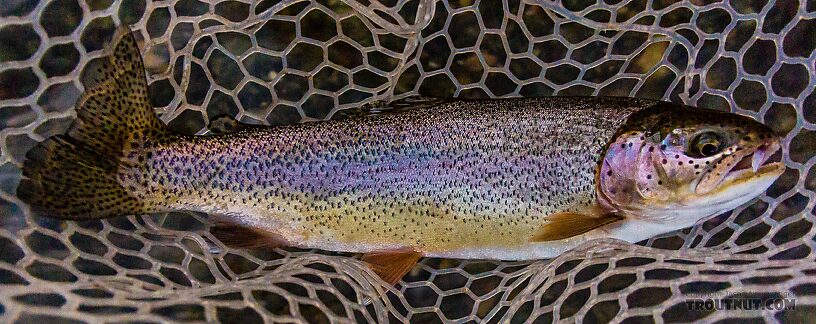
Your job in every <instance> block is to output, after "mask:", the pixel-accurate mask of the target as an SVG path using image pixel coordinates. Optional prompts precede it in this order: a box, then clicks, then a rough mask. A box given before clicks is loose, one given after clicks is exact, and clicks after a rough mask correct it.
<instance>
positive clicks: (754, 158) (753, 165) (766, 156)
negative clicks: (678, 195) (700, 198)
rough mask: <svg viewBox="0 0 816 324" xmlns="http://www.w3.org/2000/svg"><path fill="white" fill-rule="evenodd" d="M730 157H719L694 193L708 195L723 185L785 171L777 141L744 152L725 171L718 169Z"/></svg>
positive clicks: (700, 180) (706, 172)
mask: <svg viewBox="0 0 816 324" xmlns="http://www.w3.org/2000/svg"><path fill="white" fill-rule="evenodd" d="M735 154H738V153H735ZM730 156H731V155H728V156H723V157H721V158H720V159H718V160H717V161H716V162H715V163H714V164H713V165H712V167H710V168H708V169H707V170H706V171H705V173H703V175H702V176H701V177H700V178H699V180H698V181H697V183H696V188H695V192H696V193H697V194H698V195H702V194H706V193H709V192H711V191H713V190H714V189H715V188H717V187H723V184H726V186H724V187H727V186H730V185H733V184H738V183H741V182H744V181H750V180H751V179H755V178H762V177H766V176H779V175H781V174H782V172H784V170H785V163H784V162H782V150H781V145H780V144H779V142H778V141H769V142H766V143H763V144H761V145H759V146H757V147H756V148H755V149H754V150H753V151H746V152H745V153H743V155H742V156H741V157H740V156H736V158H738V159H739V160H738V161H737V162H736V163H734V164H733V165H731V166H730V167H727V168H726V169H725V170H723V169H718V165H720V163H723V162H725V159H726V158H728V157H730ZM726 165H727V164H726ZM715 172H716V173H715Z"/></svg>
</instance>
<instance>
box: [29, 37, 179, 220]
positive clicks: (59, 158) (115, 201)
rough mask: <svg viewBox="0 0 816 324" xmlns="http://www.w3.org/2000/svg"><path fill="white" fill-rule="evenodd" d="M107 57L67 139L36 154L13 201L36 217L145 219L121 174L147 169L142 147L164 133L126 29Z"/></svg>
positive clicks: (91, 79) (90, 76)
mask: <svg viewBox="0 0 816 324" xmlns="http://www.w3.org/2000/svg"><path fill="white" fill-rule="evenodd" d="M111 44H113V45H112V46H111V47H110V48H108V53H109V55H107V56H105V57H103V58H101V59H99V60H97V61H95V62H92V64H96V65H95V66H89V68H86V70H85V71H84V74H83V79H85V80H86V82H85V83H86V88H85V89H86V91H85V93H83V95H82V96H81V97H80V98H79V100H78V101H77V104H76V115H77V118H76V119H75V120H74V122H73V124H72V125H71V127H70V128H69V130H68V132H67V133H66V134H63V135H58V136H54V137H51V138H49V139H46V140H45V141H43V142H41V143H39V144H38V145H37V146H35V147H34V148H33V149H32V150H31V151H30V152H29V153H28V155H27V156H26V161H25V162H24V164H23V179H22V180H21V182H20V186H19V187H18V189H17V196H18V197H19V198H20V199H22V200H23V201H24V202H26V203H28V204H29V205H30V206H31V208H32V210H33V211H34V212H36V213H37V214H39V215H42V216H49V217H55V218H61V219H75V220H85V219H96V218H103V217H110V216H118V215H129V214H133V213H140V212H150V207H149V206H148V204H147V203H146V202H144V201H143V199H141V198H140V197H139V194H138V193H137V192H136V190H135V188H132V187H129V186H128V187H126V186H125V185H122V182H121V181H120V179H121V174H122V172H121V170H123V169H126V168H128V167H129V166H131V165H134V164H137V163H144V155H143V154H141V152H142V151H143V150H144V147H145V146H146V145H149V143H151V142H155V141H156V140H158V139H160V138H162V137H163V136H165V135H166V134H168V131H167V130H166V129H165V125H164V124H163V123H162V122H161V121H160V120H159V119H158V117H157V116H156V115H155V113H154V111H153V108H152V106H151V105H150V102H149V100H148V96H147V82H146V80H145V74H144V65H143V63H142V59H141V55H140V53H139V48H138V46H137V44H136V40H135V39H134V38H133V35H132V34H131V32H130V29H129V28H127V27H126V26H125V27H122V28H120V29H118V30H117V32H116V33H115V35H114V38H113V41H112V42H111Z"/></svg>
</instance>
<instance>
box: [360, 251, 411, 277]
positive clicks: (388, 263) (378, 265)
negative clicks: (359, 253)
mask: <svg viewBox="0 0 816 324" xmlns="http://www.w3.org/2000/svg"><path fill="white" fill-rule="evenodd" d="M421 257H422V254H420V253H419V252H416V251H411V250H398V251H382V252H369V253H366V254H364V255H363V258H362V260H363V262H365V263H366V264H367V265H368V267H369V268H371V270H372V271H374V273H376V274H377V275H378V276H380V278H382V280H383V281H385V282H387V283H389V284H391V285H393V284H396V283H397V281H399V280H400V279H402V277H403V276H405V274H406V273H408V271H411V269H412V268H414V265H415V264H416V263H417V261H419V258H421Z"/></svg>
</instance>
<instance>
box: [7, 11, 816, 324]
mask: <svg viewBox="0 0 816 324" xmlns="http://www.w3.org/2000/svg"><path fill="white" fill-rule="evenodd" d="M499 6H500V7H501V10H498V9H497V8H499ZM243 12H246V14H245V15H244V14H243ZM603 12H607V13H608V17H606V16H604V14H603ZM0 17H1V18H0V39H2V40H3V42H2V43H3V46H4V48H0V179H2V181H1V182H0V184H1V185H0V225H2V226H1V227H0V251H2V252H0V285H2V289H0V313H2V314H1V315H0V316H2V318H3V321H9V322H11V321H20V322H33V321H37V320H55V319H62V320H76V321H92V322H97V321H106V322H109V321H115V322H118V321H157V322H160V321H166V320H177V321H187V320H189V321H208V322H209V321H230V320H233V319H240V318H243V319H244V320H247V319H256V318H257V319H263V320H267V321H276V322H285V321H292V322H304V321H309V322H315V321H316V322H321V321H332V322H359V321H369V322H371V321H375V322H384V321H388V320H391V321H417V322H421V321H440V320H441V321H452V322H467V321H470V320H476V321H491V322H492V321H501V322H505V321H512V322H516V321H533V320H543V321H545V322H546V321H547V320H570V321H572V320H584V321H613V322H627V321H659V322H673V321H693V320H699V319H703V320H705V321H712V322H714V321H718V320H739V319H743V320H765V321H780V320H783V321H784V320H788V321H796V320H805V319H806V317H805V316H806V314H807V313H810V312H812V311H814V304H816V301H814V297H813V295H814V293H815V292H816V280H814V279H813V278H814V274H816V266H814V265H813V264H814V263H813V261H814V254H813V252H812V250H813V248H814V242H813V238H814V231H815V230H814V229H813V226H812V224H813V221H814V214H813V207H814V198H816V197H814V190H816V189H814V188H816V171H814V170H815V169H816V168H814V166H813V165H814V164H816V159H814V158H813V155H814V154H813V153H814V151H816V147H814V146H813V144H812V143H816V135H814V134H816V133H814V131H816V126H814V122H816V94H814V86H815V85H816V78H813V77H812V76H813V75H816V73H814V72H816V71H814V69H816V64H814V62H816V56H815V55H814V51H813V48H814V43H815V42H816V41H815V40H813V39H812V37H807V35H812V34H810V33H812V31H813V30H814V28H816V27H814V21H816V3H814V2H813V1H776V2H768V3H765V2H764V1H737V0H732V1H703V0H695V1H691V2H675V1H663V0H645V1H638V0H632V1H603V2H602V1H598V2H594V1H552V2H550V1H538V2H536V1H504V2H500V1H491V0H488V1H485V0H481V1H472V2H471V1H464V0H463V1H454V2H443V1H430V0H428V1H408V0H398V1H382V2H373V3H368V2H367V1H363V2H357V1H353V0H343V1H336V0H335V1H313V2H310V1H295V0H284V1H279V2H275V1H259V2H249V1H232V0H230V1H217V2H213V3H204V2H199V1H196V0H185V1H178V2H165V1H149V0H127V1H121V2H115V3H114V2H109V1H76V0H57V1H36V0H34V1H25V0H20V1H14V2H10V3H9V4H8V6H3V8H0ZM72 17H73V18H72ZM77 17H78V18H77ZM650 17H651V18H650ZM726 18H727V19H726ZM270 22H275V23H274V24H270ZM121 24H129V25H130V26H131V28H133V29H134V31H136V33H137V36H139V38H140V46H141V48H142V54H143V57H144V58H145V62H146V65H147V71H148V82H149V83H150V85H151V87H150V92H151V96H152V97H153V98H154V102H153V104H154V106H156V108H157V112H158V113H160V116H161V118H162V120H164V121H165V122H167V123H169V125H170V127H172V128H174V129H176V130H179V131H183V132H188V133H197V134H205V133H207V132H208V130H207V128H206V126H207V123H208V121H209V120H212V119H214V118H216V117H218V116H219V115H224V114H226V115H230V116H234V117H236V118H237V119H239V120H241V121H243V122H247V123H258V124H280V123H290V122H297V121H310V120H319V119H328V118H331V117H332V116H333V115H334V114H335V113H336V112H337V111H340V110H342V109H346V108H352V107H357V106H359V105H361V104H369V103H372V102H377V101H382V100H391V99H398V98H403V97H406V96H411V95H415V94H422V95H440V96H456V97H468V98H480V97H510V96H534V95H576V94H577V95H623V96H636V97H643V98H652V99H664V100H669V101H674V102H682V103H686V104H690V105H695V106H704V107H712V108H718V109H723V110H731V111H734V112H737V113H740V114H743V115H747V116H751V117H753V118H755V119H757V120H760V121H763V122H765V123H767V124H769V125H771V126H772V127H773V128H774V129H775V130H776V131H778V132H780V133H783V134H785V137H784V140H783V146H784V147H785V155H784V161H785V163H786V165H787V166H788V171H787V172H786V173H785V174H784V175H783V176H782V178H781V179H780V180H779V181H778V182H777V183H775V184H774V185H773V186H772V187H771V188H770V189H769V190H768V192H767V193H766V194H764V195H762V196H761V197H760V198H759V199H758V200H757V201H756V202H754V203H752V204H749V205H747V206H743V207H740V208H738V209H737V210H735V211H734V212H733V213H726V214H724V215H720V216H716V217H713V218H711V219H708V220H706V221H704V222H702V223H698V224H697V225H695V226H694V227H692V228H690V229H684V230H680V231H677V232H673V233H669V234H665V235H661V236H658V237H655V238H652V239H649V240H647V241H646V242H641V243H640V244H639V245H633V244H628V243H623V242H620V241H613V240H604V241H595V242H591V243H588V244H586V245H584V246H581V247H579V248H576V249H574V250H572V251H570V252H568V253H565V254H563V255H561V256H559V257H558V258H555V259H553V260H542V261H531V262H498V261H478V260H475V261H462V260H443V259H428V258H426V259H422V261H421V262H420V263H419V265H418V266H417V267H415V268H414V270H413V271H412V272H411V273H410V274H409V275H408V276H407V277H406V278H404V279H403V281H401V282H400V283H399V284H398V285H397V286H395V287H391V286H384V285H381V282H378V280H377V278H376V276H374V275H373V274H372V273H371V272H370V271H368V270H367V269H366V268H365V267H364V266H363V265H362V264H361V263H360V262H359V261H357V260H355V259H353V258H349V255H338V254H333V253H327V252H322V251H303V250H296V249H276V250H274V251H266V250H236V249H231V248H228V247H225V246H223V245H222V244H221V243H220V242H218V241H217V239H215V238H213V237H212V236H211V235H210V234H209V233H208V220H207V216H206V215H201V214H192V213H171V214H167V215H152V216H129V217H121V218H116V219H111V220H104V221H90V222H79V223H77V222H61V221H55V220H51V219H44V218H35V217H33V216H31V215H30V213H29V212H28V209H27V207H26V206H25V205H24V204H23V203H22V202H20V200H19V199H17V197H15V196H14V192H15V188H16V184H17V182H18V180H19V177H20V171H19V167H20V166H21V162H22V161H23V157H24V155H25V152H26V151H27V150H28V149H29V148H31V147H32V146H33V145H34V143H36V142H38V141H41V140H43V139H45V138H46V137H48V136H51V135H55V134H59V133H62V132H64V130H65V129H67V127H68V125H69V124H70V122H71V120H72V118H73V117H74V115H75V113H74V111H73V109H72V108H71V107H72V105H73V102H74V101H75V100H76V98H77V97H78V96H79V94H80V93H81V91H82V90H83V86H82V82H81V79H82V73H81V72H82V69H83V67H84V66H86V65H87V64H88V63H89V62H91V61H92V60H94V59H96V58H98V57H99V56H100V55H101V54H102V50H101V49H102V48H103V46H104V44H105V41H106V37H107V38H109V36H110V35H112V33H113V30H114V29H115V27H116V26H118V25H121ZM265 26H269V27H265ZM347 26H349V27H347ZM363 30H365V31H367V32H363ZM270 31H274V32H270ZM332 31H333V32H332ZM220 35H223V36H221V37H220V38H219V36H220ZM247 38H248V39H249V41H248V44H249V45H247V41H246V40H247ZM207 39H209V42H208V41H207ZM498 44H500V45H498ZM524 44H526V45H524ZM558 44H560V46H559V45H558ZM604 44H606V45H604ZM197 49H198V50H197ZM355 53H356V54H355ZM253 55H254V56H253ZM66 58H67V59H66ZM230 62H231V63H230ZM236 66H237V69H235V68H225V67H236ZM270 67H271V68H270ZM236 70H237V71H239V72H240V75H236V74H235V71H236ZM304 70H305V71H304ZM321 71H326V72H324V73H322V74H321ZM535 71H537V72H535ZM205 80H206V81H205ZM304 80H305V81H304ZM204 84H206V85H207V86H206V87H205V86H203V85H204ZM202 89H206V91H204V93H203V94H202V93H201V92H202V91H201V90H202ZM258 98H261V99H258ZM230 102H231V103H230ZM705 294H711V295H715V296H717V297H720V298H722V297H723V296H728V295H734V294H736V295H737V296H740V294H743V295H745V294H747V295H750V296H756V295H761V296H765V297H767V298H776V297H777V296H782V297H784V296H794V297H795V300H796V306H797V308H796V310H788V311H784V310H768V311H697V312H690V311H688V309H687V308H686V307H687V306H686V303H685V302H686V301H688V300H690V299H693V298H697V297H700V296H701V295H705ZM468 305H471V306H468ZM464 306H468V307H464Z"/></svg>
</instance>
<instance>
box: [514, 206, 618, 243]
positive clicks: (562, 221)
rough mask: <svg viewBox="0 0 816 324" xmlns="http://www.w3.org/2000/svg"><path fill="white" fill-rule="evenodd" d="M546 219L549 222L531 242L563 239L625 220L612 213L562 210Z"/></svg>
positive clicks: (534, 234) (536, 233) (538, 231)
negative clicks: (600, 213) (591, 213)
mask: <svg viewBox="0 0 816 324" xmlns="http://www.w3.org/2000/svg"><path fill="white" fill-rule="evenodd" d="M545 219H546V221H547V222H546V223H544V224H542V225H541V227H539V228H538V230H536V232H535V233H533V236H532V237H531V238H530V242H547V241H557V240H563V239H566V238H570V237H573V236H577V235H581V234H584V233H586V232H589V231H591V230H594V229H596V228H599V227H602V226H605V225H609V224H612V223H614V222H617V221H620V220H623V217H622V216H619V215H615V214H611V213H608V214H603V215H601V216H591V215H587V214H581V213H576V212H560V213H555V214H552V215H549V216H547V217H546V218H545Z"/></svg>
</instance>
